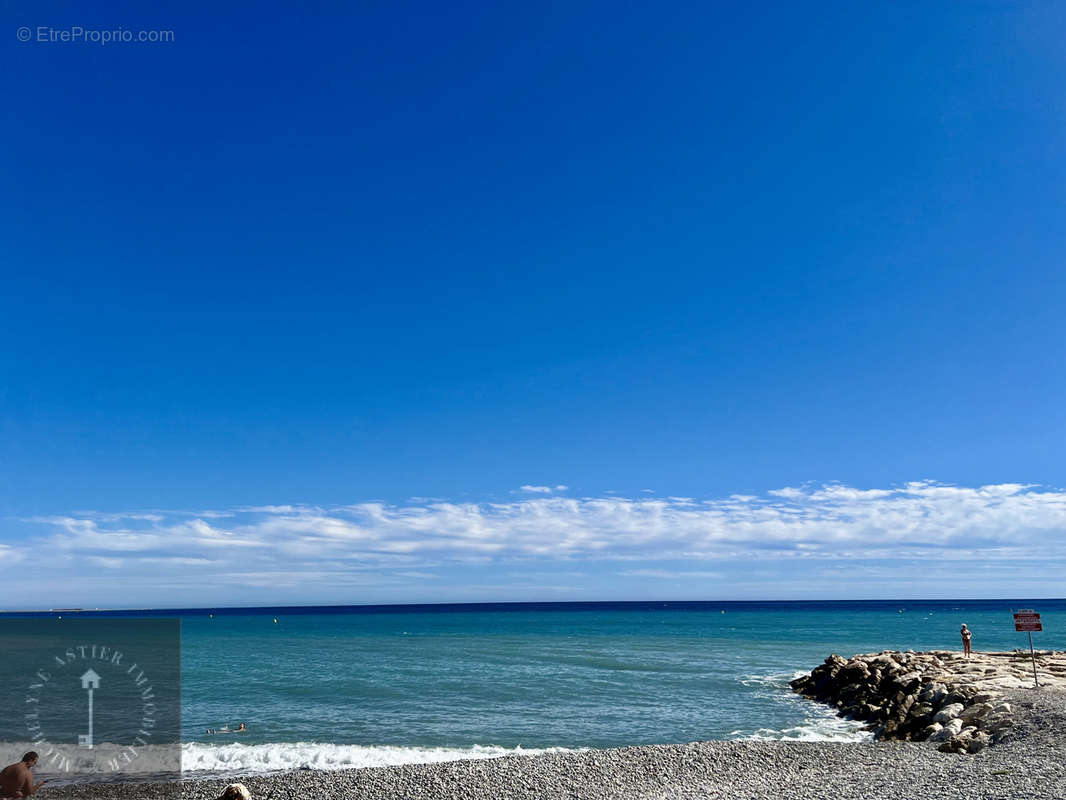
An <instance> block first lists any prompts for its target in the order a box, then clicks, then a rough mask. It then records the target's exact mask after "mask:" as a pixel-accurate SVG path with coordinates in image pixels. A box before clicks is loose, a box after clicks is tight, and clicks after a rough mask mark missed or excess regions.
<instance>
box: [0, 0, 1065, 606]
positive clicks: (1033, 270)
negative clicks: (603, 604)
mask: <svg viewBox="0 0 1066 800" xmlns="http://www.w3.org/2000/svg"><path fill="white" fill-rule="evenodd" d="M4 17H5V20H6V23H7V25H8V28H9V33H8V35H7V36H4V37H0V40H2V41H3V42H4V44H3V47H4V56H5V65H6V68H5V70H3V72H2V74H0V82H2V88H3V96H4V97H5V99H6V103H5V105H6V107H5V111H4V114H5V124H4V125H2V126H0V143H2V144H3V152H4V158H3V160H2V162H0V164H2V167H0V169H2V170H3V181H2V189H0V202H2V204H3V207H2V209H0V211H2V213H0V241H2V242H3V251H2V252H3V256H2V260H0V270H2V271H3V274H2V277H3V283H2V290H0V564H4V565H9V566H10V567H11V570H12V574H13V575H14V576H16V577H15V579H14V580H15V583H14V584H13V588H14V589H16V590H17V591H15V592H14V594H12V595H11V597H12V599H10V600H4V601H2V603H0V604H2V605H6V606H8V607H12V606H23V605H32V606H46V607H48V606H53V605H83V606H96V605H158V604H165V603H167V602H181V603H188V602H191V601H192V600H196V599H200V600H201V601H202V602H207V603H212V604H217V603H222V602H225V601H226V600H227V599H229V600H233V601H234V602H235V603H256V602H274V601H284V602H309V603H310V602H405V601H410V602H416V601H434V600H459V599H469V600H512V599H513V600H541V599H559V600H563V599H570V598H574V599H626V598H634V599H643V598H651V597H664V598H667V597H668V598H670V599H680V598H686V599H730V598H735V597H736V598H739V597H744V598H790V597H806V596H820V597H833V596H837V597H915V596H931V597H937V596H960V595H961V596H967V595H970V596H978V595H983V596H987V595H1018V594H1027V593H1028V594H1041V595H1044V596H1061V595H1062V593H1063V592H1062V590H1061V583H1059V582H1058V581H1056V580H1055V579H1054V577H1053V576H1054V570H1050V571H1049V569H1048V565H1049V564H1050V565H1052V566H1054V567H1055V568H1056V569H1058V568H1061V567H1063V566H1066V553H1064V552H1063V551H1062V549H1061V546H1060V545H1058V544H1057V541H1058V538H1060V537H1061V536H1062V534H1063V532H1066V510H1064V507H1063V500H1062V490H1061V488H1059V487H1062V486H1064V485H1066V479H1064V475H1063V459H1062V455H1061V454H1062V443H1063V441H1064V440H1066V415H1064V414H1063V412H1062V409H1063V408H1064V407H1066V404H1064V400H1066V373H1064V371H1063V369H1062V364H1063V357H1064V352H1063V351H1064V344H1063V343H1064V342H1066V322H1064V319H1066V314H1064V313H1063V309H1064V308H1066V271H1064V269H1063V264H1064V263H1066V234H1064V230H1066V228H1064V227H1063V225H1062V209H1063V208H1064V206H1066V204H1064V201H1066V189H1064V187H1066V152H1064V148H1063V142H1064V141H1066V97H1064V95H1063V94H1062V92H1061V87H1062V86H1063V85H1066V53H1064V51H1063V48H1062V47H1061V36H1060V34H1061V31H1062V30H1063V28H1064V23H1066V10H1064V9H1063V8H1062V7H1061V6H1059V5H1057V4H1051V3H1041V2H1031V3H1024V2H1021V3H991V2H989V3H965V4H962V3H958V4H928V3H881V4H862V5H856V4H850V3H824V4H821V5H819V6H818V7H817V9H815V8H813V7H811V6H810V5H809V4H780V5H773V6H760V7H752V8H739V7H727V6H725V5H719V6H713V5H709V4H692V5H675V6H672V7H670V8H668V9H664V8H662V7H660V6H658V5H654V4H650V3H645V4H624V5H618V4H606V3H602V4H597V3H566V4H541V5H530V6H518V5H514V4H510V5H509V6H504V7H500V6H496V5H492V4H450V5H448V6H447V7H444V6H439V5H431V4H416V3H388V4H384V3H382V4H356V5H352V6H349V7H346V8H343V9H317V8H307V9H298V10H297V9H294V8H291V7H283V6H278V5H270V4H267V5H264V4H262V3H259V4H250V3H249V4H243V5H240V4H231V5H229V6H228V7H227V8H225V9H219V8H216V7H214V6H212V5H208V4H196V3H192V4H186V5H185V6H183V7H182V8H180V9H178V8H168V7H146V6H144V5H143V4H132V3H131V4H118V3H115V4H106V3H100V4H94V7H93V8H92V9H87V8H84V7H81V6H80V5H79V4H62V3H44V4H28V3H8V4H6V5H5V14H4ZM23 26H25V27H26V28H27V29H28V30H29V31H31V32H32V36H31V41H28V42H22V41H19V38H18V32H19V29H20V28H21V27H23ZM72 26H81V27H82V28H83V29H87V30H97V29H99V30H116V29H119V28H121V29H124V30H129V31H140V30H163V31H173V37H172V38H173V41H170V42H162V43H139V42H130V43H120V42H115V43H111V44H107V45H103V44H99V43H93V42H84V41H81V42H61V41H55V42H52V41H39V40H38V37H39V31H40V30H41V29H42V28H50V29H53V30H57V31H62V30H66V29H69V28H71V27H72ZM45 38H46V39H47V38H48V35H47V33H46V34H45ZM522 487H534V488H533V489H532V490H531V489H528V488H526V489H523V488H522ZM559 487H565V488H559ZM545 490H547V491H545ZM791 492H798V493H799V494H790V493H791ZM782 493H783V494H782ZM849 493H851V494H849ZM871 493H872V494H871ZM845 495H847V496H848V497H851V498H852V499H849V500H848V501H847V503H846V504H844V500H843V498H844V497H845ZM736 497H740V498H741V499H740V500H737V499H735V498H736ZM670 498H675V499H670ZM855 498H857V499H855ZM851 503H858V504H859V505H858V506H854V507H853V506H852V505H850V504H851ZM842 504H843V505H842ZM694 509H695V510H694ZM786 518H787V519H788V520H792V521H789V522H786ZM797 519H798V520H799V521H796V520H797ZM198 526H202V527H198ZM479 532H480V533H479ZM479 536H481V537H483V538H479ZM216 540H219V541H216ZM220 542H221V543H220ZM479 542H480V545H479V546H478V543H479ZM1038 543H1039V544H1040V549H1039V550H1038V549H1037V548H1036V547H1035V545H1036V544H1038ZM294 565H295V566H294ZM286 573H287V574H289V575H290V577H289V578H286V579H282V575H283V574H286ZM1059 574H1062V573H1061V571H1060V572H1059ZM971 575H973V576H978V577H979V578H980V579H979V580H969V579H968V576H971ZM293 576H295V577H293ZM223 580H224V581H225V589H219V590H217V591H216V590H214V589H209V590H207V591H206V592H205V591H204V590H203V589H202V586H203V584H205V583H206V584H208V585H209V586H216V585H220V582H221V581H223ZM5 582H7V581H5ZM7 583H8V585H9V586H12V584H11V583H10V582H7Z"/></svg>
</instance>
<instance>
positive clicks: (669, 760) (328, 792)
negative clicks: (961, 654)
mask: <svg viewBox="0 0 1066 800" xmlns="http://www.w3.org/2000/svg"><path fill="white" fill-rule="evenodd" d="M897 655H898V656H900V659H901V661H902V662H904V663H901V664H900V665H899V666H900V667H903V666H905V665H910V666H911V667H913V666H916V661H917V660H918V659H926V658H932V659H935V661H934V662H932V663H935V664H938V665H939V666H940V667H941V668H944V667H954V663H955V662H954V659H953V658H949V656H948V655H947V654H944V655H938V654H937V653H936V652H930V653H927V654H914V653H906V654H904V653H900V654H897ZM975 655H977V656H981V655H984V656H985V657H1004V658H1006V657H1008V656H1013V655H1014V654H1007V653H1002V654H998V653H997V654H978V653H975ZM1055 655H1056V656H1058V655H1066V654H1055ZM883 656H884V654H879V655H877V656H854V657H853V658H852V661H855V660H856V659H871V658H882V657H883ZM837 660H839V661H840V662H843V664H848V663H851V662H848V661H845V660H844V659H841V658H840V657H839V656H830V658H829V659H826V664H829V665H832V664H836V661H837ZM1003 663H1006V664H1008V665H1009V666H1011V667H1012V668H1013V665H1010V664H1009V662H1008V661H1004V662H1003ZM977 666H978V664H977V663H976V660H975V662H967V663H966V664H965V665H964V666H963V667H962V668H960V669H959V670H958V671H955V670H954V669H953V668H952V669H950V674H949V672H948V671H947V670H944V669H941V671H940V672H939V673H938V674H937V676H936V677H937V678H938V679H942V680H948V681H949V682H951V680H952V679H957V680H958V681H959V682H963V681H966V682H970V683H981V684H984V685H985V686H987V685H988V684H990V683H992V684H995V686H996V688H997V689H998V690H999V695H1000V696H1001V697H1002V698H1003V699H1004V700H1005V701H1006V702H1008V703H1009V704H1010V706H1011V709H1012V711H1011V716H1012V721H1011V724H1010V725H1009V726H1008V727H1006V728H1004V729H1003V731H1002V735H1000V736H998V737H997V738H996V741H995V743H994V744H992V745H991V746H988V747H984V748H981V749H980V750H978V751H976V752H974V753H972V754H968V755H960V754H958V753H955V752H945V751H944V750H943V748H940V747H938V745H937V744H936V743H935V742H933V741H899V740H896V739H892V738H882V739H880V740H877V741H863V742H831V741H817V742H807V741H783V740H728V741H702V742H691V743H688V744H666V745H645V746H637V747H620V748H611V749H589V750H571V751H564V752H549V753H538V754H535V755H519V754H515V755H506V756H502V757H496V758H490V759H465V760H458V761H445V762H436V763H422V764H404V765H398V766H380V767H362V768H355V769H344V770H310V769H301V770H292V771H286V772H275V773H269V774H248V775H244V776H242V775H240V774H234V775H232V776H229V777H227V778H225V779H217V778H216V779H186V780H182V781H175V782H169V783H115V784H81V785H69V786H62V787H51V788H47V789H46V790H42V795H41V796H42V797H45V798H56V799H57V800H178V798H180V800H217V798H218V797H219V795H220V794H221V793H222V792H223V790H224V789H225V787H226V786H227V785H228V784H229V783H233V782H240V783H243V784H244V785H245V786H247V788H248V789H249V790H250V791H251V793H252V797H253V798H257V799H258V798H263V799H264V800H266V799H267V798H278V799H279V800H280V798H286V800H288V799H289V798H309V799H310V798H315V800H329V799H332V798H336V799H337V800H340V798H356V797H358V798H365V800H400V798H403V799H404V800H406V799H407V798H427V799H428V798H439V800H541V799H542V798H567V800H578V798H585V800H726V798H728V799H729V800H823V799H824V798H832V800H874V799H875V798H876V799H877V800H881V799H882V798H885V799H886V800H887V798H889V797H891V798H894V799H895V798H898V799H899V800H910V799H911V798H913V800H928V799H929V798H932V797H936V798H938V800H939V799H940V798H944V799H945V800H963V798H966V800H975V799H976V800H999V799H1000V798H1004V799H1005V798H1022V797H1024V798H1026V799H1027V800H1062V798H1064V797H1066V767H1064V766H1063V765H1064V764H1066V675H1062V676H1061V680H1055V681H1052V682H1051V685H1046V686H1043V687H1041V688H1032V687H1030V688H1025V687H1022V686H1019V685H1017V684H1014V685H1010V681H1009V680H1006V678H1007V677H1008V676H1006V675H1003V674H995V675H994V674H991V673H990V672H987V673H986V672H985V669H984V668H982V669H980V670H979V671H978V670H974V669H972V668H973V667H977ZM840 667H841V665H839V664H837V665H836V669H832V670H830V671H831V672H833V675H834V676H835V675H836V674H837V673H838V672H840ZM818 670H821V671H822V672H821V673H819V672H818ZM824 672H825V667H819V668H816V670H815V672H813V673H812V674H824ZM997 672H998V671H997ZM841 674H846V673H841ZM1056 678H1060V675H1056ZM931 680H932V677H929V678H928V681H931ZM928 681H927V682H928ZM886 685H887V684H886ZM811 702H817V701H816V700H812V701H811ZM830 705H837V708H838V710H839V711H840V712H841V713H843V712H844V708H843V707H842V706H841V705H840V704H838V703H831V704H830Z"/></svg>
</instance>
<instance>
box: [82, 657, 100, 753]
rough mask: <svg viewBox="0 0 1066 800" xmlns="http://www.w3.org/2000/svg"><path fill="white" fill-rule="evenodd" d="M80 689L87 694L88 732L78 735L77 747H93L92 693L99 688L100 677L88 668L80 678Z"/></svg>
mask: <svg viewBox="0 0 1066 800" xmlns="http://www.w3.org/2000/svg"><path fill="white" fill-rule="evenodd" d="M81 688H82V689H84V690H85V691H87V692H88V693H89V732H88V733H84V734H78V747H88V748H90V749H92V746H93V691H94V690H95V689H99V688H100V676H99V675H97V674H96V672H95V671H94V670H93V669H92V668H90V669H87V670H85V674H84V675H82V676H81Z"/></svg>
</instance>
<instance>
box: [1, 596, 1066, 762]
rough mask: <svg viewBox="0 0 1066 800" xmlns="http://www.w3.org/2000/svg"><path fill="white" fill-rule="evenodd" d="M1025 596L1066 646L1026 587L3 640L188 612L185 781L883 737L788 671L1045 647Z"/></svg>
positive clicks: (17, 679)
mask: <svg viewBox="0 0 1066 800" xmlns="http://www.w3.org/2000/svg"><path fill="white" fill-rule="evenodd" d="M1022 608H1025V609H1034V610H1036V611H1038V612H1040V613H1041V615H1042V621H1043V625H1044V631H1043V632H1041V633H1036V634H1034V635H1033V644H1034V645H1035V647H1037V648H1038V649H1059V650H1062V649H1066V626H1064V623H1066V600H1025V599H1006V600H894V601H885V600H879V601H853V602H842V601H833V602H828V601H827V602H813V601H812V602H604V603H591V602H590V603H513V604H512V603H502V604H461V605H396V606H331V607H264V608H196V609H169V610H124V611H86V610H70V609H67V610H55V611H49V612H19V613H4V614H0V642H2V640H3V638H4V630H5V629H4V627H3V624H4V623H5V621H6V620H9V619H10V620H14V619H30V620H33V623H32V625H34V626H35V627H36V629H37V630H38V631H44V632H48V631H54V630H59V628H58V627H54V626H62V625H64V624H67V625H70V624H71V621H72V620H81V619H102V620H113V621H115V622H116V624H120V623H119V622H118V621H120V620H126V621H129V620H151V619H156V618H164V619H177V620H180V622H178V623H176V626H177V627H175V630H180V633H179V634H178V635H179V636H180V656H176V657H178V658H180V723H179V724H180V742H178V741H177V739H178V737H177V734H176V730H175V734H174V735H173V736H171V737H170V738H171V739H173V740H174V741H173V742H171V744H172V745H173V746H175V747H180V762H181V770H182V772H183V774H184V775H185V776H186V777H196V776H205V777H207V776H212V777H218V776H222V777H225V776H228V775H233V774H245V775H246V774H249V773H271V772H276V771H281V770H290V769H300V768H311V769H322V770H331V769H346V768H352V767H368V766H381V765H391V764H407V763H424V762H435V761H448V760H456V759H469V758H493V757H498V756H502V755H508V754H515V753H526V754H534V753H540V752H545V751H561V750H580V749H584V748H605V747H622V746H629V745H648V744H666V743H679V742H691V741H700V740H729V739H781V740H797V741H860V740H862V739H864V738H867V737H869V735H870V734H868V733H867V732H864V731H863V730H862V729H861V727H860V725H859V724H858V723H855V722H851V721H847V720H843V719H840V718H838V717H836V716H835V714H834V713H833V712H832V710H831V709H829V708H827V707H825V706H822V705H820V704H817V703H814V702H811V701H809V700H807V699H804V698H802V697H799V696H798V695H795V694H793V693H792V692H791V691H790V690H789V686H788V683H789V681H790V680H792V679H794V678H796V677H798V676H799V675H802V674H804V673H806V672H809V671H810V670H811V669H813V668H814V667H816V666H817V665H818V664H820V663H822V661H823V660H824V659H825V658H826V657H827V656H828V655H829V654H831V653H839V654H841V655H845V656H850V655H852V654H856V653H874V652H879V651H881V650H908V649H910V650H932V649H954V650H958V649H960V648H961V643H960V637H959V633H958V631H959V627H960V625H961V624H962V623H964V622H965V623H966V624H967V625H968V627H969V628H970V629H971V630H972V631H973V646H974V649H975V650H1014V649H1018V648H1024V649H1026V650H1028V647H1029V639H1028V637H1027V634H1025V633H1018V632H1015V630H1014V625H1013V619H1012V616H1011V612H1012V611H1016V610H1018V609H1022ZM23 624H25V623H23ZM8 649H9V652H8V653H7V657H5V658H2V659H0V687H7V688H8V689H9V690H10V691H9V692H8V694H7V695H3V696H4V697H7V698H9V702H18V703H22V702H23V701H22V699H21V697H22V695H24V694H26V692H25V689H24V687H25V685H26V683H27V680H26V674H27V669H28V666H29V661H27V660H26V659H20V658H15V657H13V656H12V653H14V650H11V649H10V648H8ZM104 655H107V653H106V652H105V653H104ZM54 671H55V670H53V672H54ZM49 674H50V673H49ZM175 674H176V673H175ZM81 691H82V688H81V687H78V692H81ZM85 691H86V692H87V690H85ZM98 691H99V693H100V694H99V698H98V703H100V702H103V698H104V695H103V689H99V690H98ZM0 694H2V692H0ZM79 697H81V695H79ZM11 698H14V699H11ZM78 702H81V700H80V699H79V700H78ZM101 707H103V706H101ZM68 712H69V715H74V711H69V710H68ZM68 712H64V713H68ZM78 713H81V712H78ZM101 713H102V712H101ZM16 717H18V719H16ZM5 719H7V720H9V721H10V722H11V724H9V725H7V726H6V727H4V726H0V755H3V757H5V758H7V759H8V760H7V762H5V763H10V762H11V761H14V760H17V758H18V757H20V756H21V754H22V750H21V748H24V747H25V746H26V741H27V737H26V736H24V735H22V728H23V727H24V726H23V724H22V721H21V714H20V713H19V712H18V711H16V712H15V713H12V712H11V709H9V710H8V714H7V717H6V718H5ZM241 723H244V730H243V731H239V732H238V731H236V729H237V728H239V726H240V725H241ZM160 735H162V734H160ZM164 738H165V737H164ZM155 741H157V742H158V741H159V739H158V738H157V739H156V740H155ZM153 746H155V745H153ZM42 766H43V765H42ZM163 772H165V770H162V769H160V770H158V773H159V774H162V773H163ZM53 777H55V778H57V779H58V782H60V783H62V782H63V779H64V775H62V774H56V775H54V776H53ZM120 777H121V776H120ZM110 779H115V776H112V777H111V778H110Z"/></svg>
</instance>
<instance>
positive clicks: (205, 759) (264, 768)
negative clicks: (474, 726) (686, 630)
mask: <svg viewBox="0 0 1066 800" xmlns="http://www.w3.org/2000/svg"><path fill="white" fill-rule="evenodd" d="M562 752H571V751H569V750H567V748H564V747H551V748H544V749H533V748H529V749H526V748H523V747H520V746H519V747H500V746H498V745H473V746H471V747H400V746H390V745H356V744H325V743H318V742H292V743H288V742H285V743H282V742H278V743H268V744H239V743H236V742H234V743H232V744H224V745H207V744H200V743H198V742H188V743H186V744H183V745H182V746H181V765H182V769H183V770H184V771H185V772H195V773H213V774H225V773H229V772H242V773H245V774H247V773H266V772H280V771H284V770H292V769H316V770H339V769H355V768H360V767H387V766H395V765H399V764H434V763H439V762H443V761H462V760H466V759H486V758H500V757H502V756H513V755H519V756H532V755H537V754H539V753H562Z"/></svg>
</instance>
